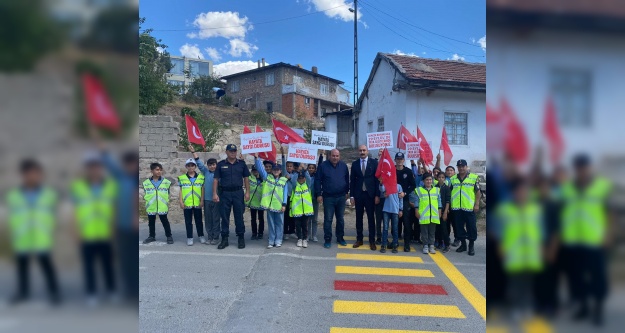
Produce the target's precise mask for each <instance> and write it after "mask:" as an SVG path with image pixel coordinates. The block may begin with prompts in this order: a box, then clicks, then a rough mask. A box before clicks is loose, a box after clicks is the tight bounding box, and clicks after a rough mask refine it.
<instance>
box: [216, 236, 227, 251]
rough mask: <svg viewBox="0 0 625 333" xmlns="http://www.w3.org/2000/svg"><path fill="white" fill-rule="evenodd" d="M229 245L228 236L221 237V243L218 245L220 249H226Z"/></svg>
mask: <svg viewBox="0 0 625 333" xmlns="http://www.w3.org/2000/svg"><path fill="white" fill-rule="evenodd" d="M227 246H228V236H224V237H221V243H219V245H218V246H217V249H218V250H222V249H225V248H226V247H227Z"/></svg>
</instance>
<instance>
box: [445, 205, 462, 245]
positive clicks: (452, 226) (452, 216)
mask: <svg viewBox="0 0 625 333" xmlns="http://www.w3.org/2000/svg"><path fill="white" fill-rule="evenodd" d="M455 216H456V212H455V211H453V210H451V209H450V210H449V214H447V223H449V229H448V230H449V231H448V233H449V235H450V236H451V231H452V230H453V232H454V241H457V240H460V239H459V238H458V230H457V229H456V219H455Z"/></svg>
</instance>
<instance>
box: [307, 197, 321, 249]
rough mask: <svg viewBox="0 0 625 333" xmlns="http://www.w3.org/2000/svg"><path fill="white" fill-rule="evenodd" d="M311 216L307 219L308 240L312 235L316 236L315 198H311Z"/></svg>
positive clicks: (316, 204) (317, 212)
mask: <svg viewBox="0 0 625 333" xmlns="http://www.w3.org/2000/svg"><path fill="white" fill-rule="evenodd" d="M312 204H313V212H314V214H313V216H312V217H311V218H310V220H309V221H308V224H309V228H308V236H309V240H311V241H312V240H313V237H317V216H319V203H318V202H317V198H313V203H312Z"/></svg>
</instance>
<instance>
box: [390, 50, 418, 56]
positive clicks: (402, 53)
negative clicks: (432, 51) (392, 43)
mask: <svg viewBox="0 0 625 333" xmlns="http://www.w3.org/2000/svg"><path fill="white" fill-rule="evenodd" d="M393 54H397V55H402V56H411V57H418V55H416V54H415V53H404V52H402V51H401V50H399V49H397V50H395V51H393ZM424 54H425V53H424Z"/></svg>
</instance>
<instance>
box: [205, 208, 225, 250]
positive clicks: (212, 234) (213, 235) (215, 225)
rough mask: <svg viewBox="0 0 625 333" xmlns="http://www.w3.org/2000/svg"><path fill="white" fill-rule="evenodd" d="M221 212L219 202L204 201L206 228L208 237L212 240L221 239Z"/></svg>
mask: <svg viewBox="0 0 625 333" xmlns="http://www.w3.org/2000/svg"><path fill="white" fill-rule="evenodd" d="M220 221H221V210H220V209H219V202H214V201H212V200H204V228H205V229H206V236H207V238H208V239H209V240H210V239H215V240H217V239H219V233H220V232H221V222H220Z"/></svg>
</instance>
